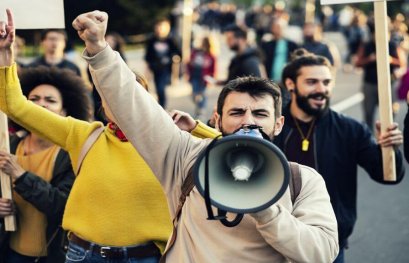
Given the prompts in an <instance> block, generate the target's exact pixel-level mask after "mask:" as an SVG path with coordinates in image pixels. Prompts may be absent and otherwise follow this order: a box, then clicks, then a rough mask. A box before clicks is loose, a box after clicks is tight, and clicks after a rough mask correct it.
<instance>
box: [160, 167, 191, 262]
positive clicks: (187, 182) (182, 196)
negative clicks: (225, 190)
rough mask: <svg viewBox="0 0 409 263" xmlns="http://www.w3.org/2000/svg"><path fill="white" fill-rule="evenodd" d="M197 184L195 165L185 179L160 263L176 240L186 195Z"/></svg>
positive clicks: (163, 260) (164, 260)
mask: <svg viewBox="0 0 409 263" xmlns="http://www.w3.org/2000/svg"><path fill="white" fill-rule="evenodd" d="M194 186H195V184H194V180H193V167H191V168H190V170H189V172H188V173H187V176H186V178H185V180H184V181H183V184H182V193H181V194H180V197H179V204H178V207H177V209H176V213H175V217H174V218H173V220H172V226H173V229H172V236H171V237H170V239H169V242H168V245H167V246H166V249H165V251H164V252H163V254H162V257H161V258H160V261H159V263H166V254H167V253H168V251H169V250H170V249H171V248H172V247H173V245H174V244H175V241H176V230H177V225H178V222H179V218H180V215H181V214H182V208H183V205H184V204H185V201H186V197H188V196H189V194H190V192H191V191H192V189H193V187H194Z"/></svg>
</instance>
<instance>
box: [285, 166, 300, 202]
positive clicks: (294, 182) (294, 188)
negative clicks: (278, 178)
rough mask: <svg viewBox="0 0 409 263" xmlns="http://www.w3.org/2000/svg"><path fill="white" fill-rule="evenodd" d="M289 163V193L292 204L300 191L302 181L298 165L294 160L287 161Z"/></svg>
mask: <svg viewBox="0 0 409 263" xmlns="http://www.w3.org/2000/svg"><path fill="white" fill-rule="evenodd" d="M288 164H289V165H290V173H291V176H290V194H291V202H292V203H293V204H294V202H295V199H297V197H298V195H299V194H300V192H301V187H302V181H301V170H300V165H299V164H298V163H294V162H288Z"/></svg>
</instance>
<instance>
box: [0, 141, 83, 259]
mask: <svg viewBox="0 0 409 263" xmlns="http://www.w3.org/2000/svg"><path fill="white" fill-rule="evenodd" d="M20 141H21V138H18V137H16V136H13V137H11V138H10V152H11V153H13V154H14V153H15V152H16V149H17V145H18V143H19V142H20ZM74 180H75V175H74V172H73V170H72V166H71V160H70V157H69V156H68V154H67V152H65V151H63V150H60V151H59V153H58V155H57V158H56V160H55V166H54V170H53V177H52V179H51V181H50V183H48V182H46V181H44V180H43V179H42V178H40V177H38V176H36V175H35V174H33V173H30V172H27V173H25V174H24V175H23V176H21V177H20V178H19V179H17V180H16V181H15V187H14V190H15V191H16V192H17V193H18V194H19V195H21V197H23V198H24V200H26V201H27V202H30V203H31V204H32V205H33V206H34V207H36V208H37V209H38V210H39V211H41V212H42V213H44V214H45V215H46V216H47V223H48V224H47V230H46V237H47V243H48V242H49V241H50V239H51V238H52V241H51V243H50V245H49V246H48V256H47V262H50V263H58V262H65V249H66V245H67V243H68V242H67V238H66V236H67V235H66V232H65V231H63V229H62V228H61V223H62V217H63V213H64V208H65V204H66V202H67V198H68V194H69V192H70V190H71V187H72V185H73V183H74ZM17 217H18V216H17ZM0 261H1V260H0Z"/></svg>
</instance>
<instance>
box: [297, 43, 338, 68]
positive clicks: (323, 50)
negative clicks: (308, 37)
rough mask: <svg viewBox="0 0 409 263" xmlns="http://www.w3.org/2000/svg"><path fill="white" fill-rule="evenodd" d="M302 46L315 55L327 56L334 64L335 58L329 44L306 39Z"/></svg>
mask: <svg viewBox="0 0 409 263" xmlns="http://www.w3.org/2000/svg"><path fill="white" fill-rule="evenodd" d="M301 47H302V48H305V49H306V50H307V51H308V52H311V53H313V54H315V55H318V56H323V57H326V58H327V59H328V60H329V62H331V65H334V58H333V57H332V54H331V52H330V50H329V47H328V45H327V44H324V43H321V42H318V41H306V42H304V44H303V45H302V46H301Z"/></svg>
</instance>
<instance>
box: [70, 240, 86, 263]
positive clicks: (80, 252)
mask: <svg viewBox="0 0 409 263" xmlns="http://www.w3.org/2000/svg"><path fill="white" fill-rule="evenodd" d="M86 256H87V251H85V249H83V248H82V247H79V246H77V245H74V244H72V243H70V244H69V245H68V250H67V254H66V256H65V259H66V261H65V262H66V263H71V262H81V261H83V260H84V259H85V257H86Z"/></svg>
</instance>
